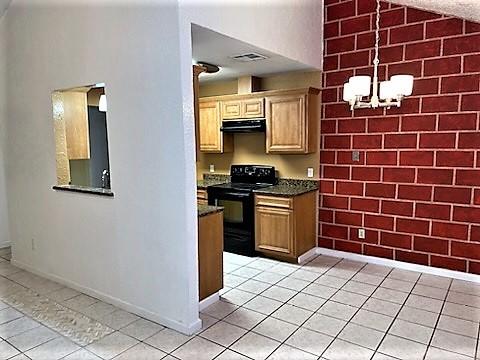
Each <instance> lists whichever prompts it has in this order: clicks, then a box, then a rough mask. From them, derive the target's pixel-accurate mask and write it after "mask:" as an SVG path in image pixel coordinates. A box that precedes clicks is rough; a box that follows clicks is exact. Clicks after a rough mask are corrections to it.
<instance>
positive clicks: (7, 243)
mask: <svg viewBox="0 0 480 360" xmlns="http://www.w3.org/2000/svg"><path fill="white" fill-rule="evenodd" d="M7 247H10V241H4V242H0V249H5V248H7Z"/></svg>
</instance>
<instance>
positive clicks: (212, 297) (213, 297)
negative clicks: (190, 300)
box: [198, 292, 220, 311]
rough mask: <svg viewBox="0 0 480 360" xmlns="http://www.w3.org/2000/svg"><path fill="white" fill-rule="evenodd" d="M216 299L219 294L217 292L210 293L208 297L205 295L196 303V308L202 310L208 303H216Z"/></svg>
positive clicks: (218, 297) (218, 298)
mask: <svg viewBox="0 0 480 360" xmlns="http://www.w3.org/2000/svg"><path fill="white" fill-rule="evenodd" d="M218 300H220V294H219V293H218V292H216V293H214V294H212V295H210V296H209V297H206V298H205V299H203V300H202V301H200V302H199V303H198V309H199V311H202V310H203V309H206V308H207V307H209V306H210V305H212V304H214V303H216V302H217V301H218Z"/></svg>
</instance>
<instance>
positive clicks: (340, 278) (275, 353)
mask: <svg viewBox="0 0 480 360" xmlns="http://www.w3.org/2000/svg"><path fill="white" fill-rule="evenodd" d="M224 258H225V264H224V270H225V288H224V290H223V291H222V299H221V301H219V302H217V303H216V304H214V305H212V306H210V307H209V308H207V309H205V310H204V311H203V312H202V313H201V318H202V320H203V324H204V325H203V329H202V330H201V331H199V332H198V333H197V334H196V335H195V336H190V337H188V336H185V335H182V334H179V333H177V332H175V331H173V330H170V329H167V328H164V327H163V326H160V325H158V324H155V323H153V322H150V321H147V320H145V319H142V318H139V317H138V316H136V315H133V314H130V313H128V312H125V311H122V310H119V309H117V308H115V307H114V306H112V305H109V304H106V303H104V302H101V301H98V300H97V299H94V298H91V297H89V296H87V295H85V294H81V293H78V292H77V291H75V290H72V289H69V288H66V287H63V286H61V285H59V284H56V283H54V282H51V281H49V280H46V279H42V278H40V277H37V276H35V275H33V274H30V273H27V272H25V271H22V270H20V269H18V268H16V267H14V266H12V265H10V263H9V261H8V260H9V259H10V253H9V250H8V249H7V250H5V249H4V250H0V300H1V301H0V359H16V360H18V359H34V360H36V359H45V360H47V359H48V360H54V359H67V360H80V359H83V360H87V359H119V360H121V359H123V360H125V359H136V360H142V359H146V360H147V359H148V360H150V359H151V360H154V359H165V360H171V359H183V360H193V359H195V360H197V359H198V360H202V359H218V360H236V359H271V360H280V359H288V360H309V359H317V360H318V359H322V360H325V359H328V360H362V359H374V360H388V359H412V360H417V359H428V360H433V359H435V360H449V359H452V360H453V359H455V360H463V359H465V360H467V359H471V360H473V359H480V350H479V345H478V336H479V323H480V284H473V283H468V282H465V281H459V280H452V279H449V278H443V277H436V276H432V275H427V274H421V273H415V272H409V271H404V270H400V269H395V268H387V267H383V266H377V265H372V264H366V263H359V262H353V261H349V260H342V259H337V258H332V257H327V256H318V257H316V258H315V259H313V260H311V261H310V262H309V263H308V264H305V265H303V266H300V265H290V264H285V263H280V262H277V261H273V260H267V259H260V258H246V257H242V256H237V255H233V254H228V253H225V256H224ZM28 289H30V290H28ZM18 291H29V292H30V293H35V294H37V296H38V297H37V298H36V299H38V302H39V303H42V304H43V305H44V304H45V303H46V304H53V305H48V306H47V310H45V309H44V307H43V305H42V306H39V307H36V306H33V308H34V309H33V310H32V306H30V307H28V306H24V308H22V309H19V308H18V307H17V305H16V303H13V307H12V306H9V304H8V303H12V302H11V298H12V293H18ZM27 297H28V296H27ZM27 304H28V302H27ZM52 308H53V309H54V310H55V311H54V312H53V315H52V313H51V311H50V309H52ZM59 309H60V310H59ZM61 309H64V311H62V310H61ZM71 312H74V313H75V314H77V319H78V320H76V321H71ZM59 313H60V315H62V316H64V315H65V314H67V315H68V316H67V317H66V318H65V317H60V318H56V316H58V314H59ZM26 314H28V315H26ZM52 316H53V318H54V320H55V321H53V322H52V318H51V317H52ZM65 319H67V320H65ZM85 319H87V320H88V321H87V320H85ZM69 321H71V323H70V326H71V327H75V329H74V330H75V331H73V332H72V331H69V326H68V324H69ZM85 321H87V323H85ZM59 322H60V323H61V324H62V326H57V327H56V325H58V323H59ZM52 324H53V325H52ZM82 324H86V325H85V326H83V327H82ZM92 324H93V325H92ZM92 326H97V328H98V329H100V330H99V331H95V332H91V331H90V332H88V331H87V330H91V327H92ZM54 329H55V330H57V331H54ZM81 331H84V332H83V333H82V335H83V337H82V336H81V337H74V336H73V337H72V334H74V335H75V334H77V335H78V333H79V332H81Z"/></svg>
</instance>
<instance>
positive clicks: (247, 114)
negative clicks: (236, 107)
mask: <svg viewBox="0 0 480 360" xmlns="http://www.w3.org/2000/svg"><path fill="white" fill-rule="evenodd" d="M264 115H265V109H264V101H263V99H250V100H244V101H242V117H244V118H260V117H263V116H264Z"/></svg>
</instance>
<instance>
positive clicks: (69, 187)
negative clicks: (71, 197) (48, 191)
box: [53, 185, 114, 197]
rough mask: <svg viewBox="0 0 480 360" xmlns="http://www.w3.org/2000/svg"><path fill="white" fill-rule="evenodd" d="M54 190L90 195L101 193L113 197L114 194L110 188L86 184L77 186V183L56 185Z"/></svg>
mask: <svg viewBox="0 0 480 360" xmlns="http://www.w3.org/2000/svg"><path fill="white" fill-rule="evenodd" d="M53 190H60V191H67V192H76V193H83V194H90V195H99V196H106V197H113V196H114V194H113V192H112V190H110V189H102V188H91V187H86V186H76V185H55V186H53Z"/></svg>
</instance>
